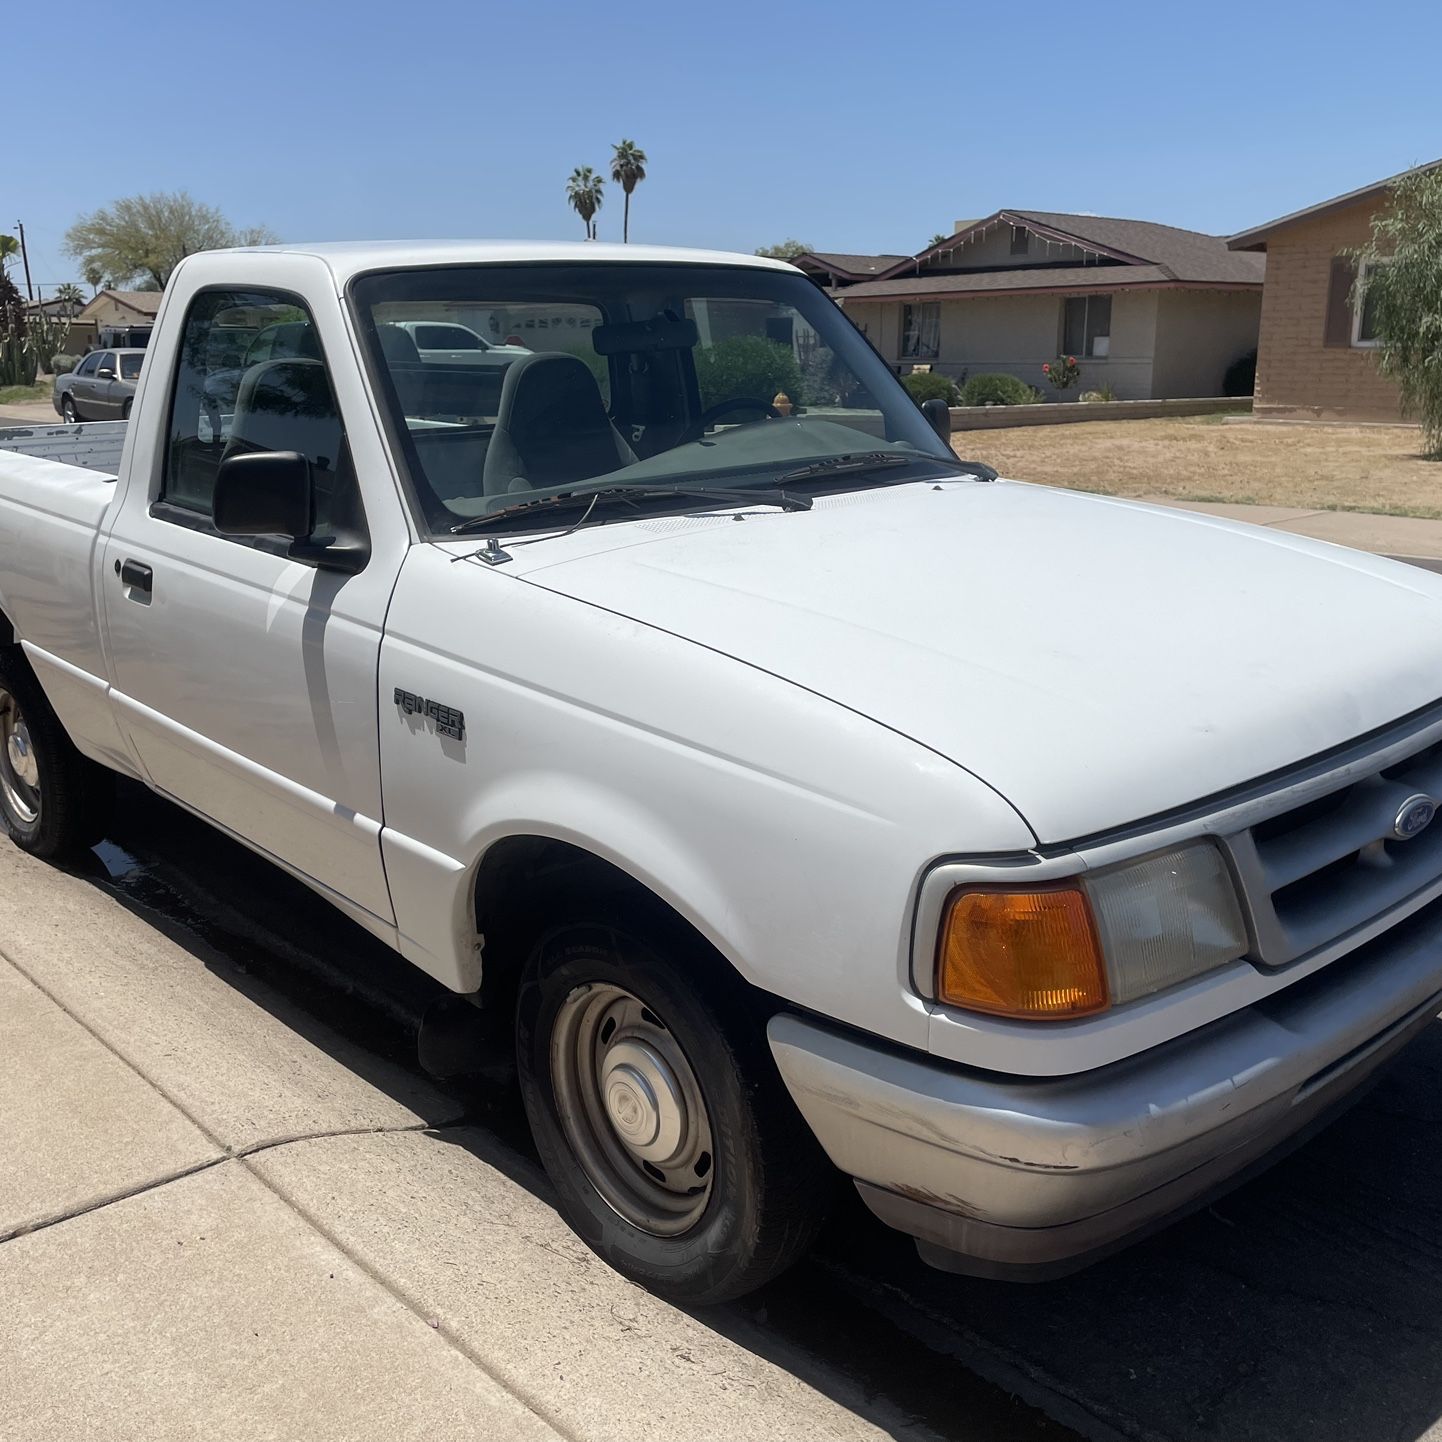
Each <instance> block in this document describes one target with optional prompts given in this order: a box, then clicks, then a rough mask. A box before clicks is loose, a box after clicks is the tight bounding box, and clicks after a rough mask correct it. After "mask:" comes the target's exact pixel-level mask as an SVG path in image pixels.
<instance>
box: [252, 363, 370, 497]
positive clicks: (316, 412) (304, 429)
mask: <svg viewBox="0 0 1442 1442" xmlns="http://www.w3.org/2000/svg"><path fill="white" fill-rule="evenodd" d="M341 437H342V431H341V422H340V415H339V413H338V411H337V410H336V404H335V397H334V396H333V395H332V393H331V388H330V381H329V379H328V378H327V376H326V373H325V365H324V363H323V362H321V361H318V360H273V361H262V362H261V363H260V364H259V365H253V366H251V367H250V369H249V370H248V371H246V373H245V374H244V375H243V376H242V377H241V380H240V390H239V391H238V392H237V394H236V398H235V413H234V415H233V416H232V417H231V422H230V437H229V439H228V440H227V442H226V447H225V454H226V456H231V455H235V454H244V453H245V452H247V451H299V452H300V453H301V454H302V455H304V456H307V457H309V459H310V462H311V464H312V465H314V466H315V467H316V468H317V469H318V470H330V469H334V468H335V466H336V465H337V463H338V460H339V457H340V448H341Z"/></svg>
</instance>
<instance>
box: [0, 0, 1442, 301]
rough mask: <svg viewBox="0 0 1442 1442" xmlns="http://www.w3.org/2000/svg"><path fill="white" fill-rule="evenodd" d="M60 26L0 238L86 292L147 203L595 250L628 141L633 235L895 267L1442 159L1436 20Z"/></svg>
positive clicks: (334, 9) (71, 7)
mask: <svg viewBox="0 0 1442 1442" xmlns="http://www.w3.org/2000/svg"><path fill="white" fill-rule="evenodd" d="M32 18H33V12H32ZM54 18H55V20H56V21H57V22H60V21H62V20H63V28H64V31H65V33H66V34H68V35H69V36H70V37H71V41H72V42H73V43H71V44H68V45H66V46H62V47H61V48H60V49H59V50H57V48H56V46H55V44H54V43H53V42H46V43H44V44H38V43H35V37H34V36H33V35H32V36H30V37H29V39H28V40H27V42H26V44H25V45H24V46H23V47H22V48H21V52H20V54H19V55H18V56H17V57H16V58H15V59H13V60H12V61H11V62H9V63H7V65H6V67H5V79H6V96H5V111H6V115H7V117H8V124H7V127H6V133H7V136H8V137H9V139H8V141H7V145H6V157H5V161H4V163H3V167H0V230H9V229H11V227H12V225H13V222H14V220H15V218H16V217H17V216H18V217H19V218H20V219H21V220H23V221H24V222H25V224H26V228H27V231H28V234H29V238H30V243H31V268H32V271H33V272H34V274H35V278H36V279H37V280H38V281H41V282H43V283H45V285H46V286H47V288H48V287H49V286H52V285H54V284H56V283H59V282H61V281H64V280H68V279H73V278H75V271H76V267H75V266H74V265H73V263H72V262H70V261H69V260H68V259H67V258H66V257H65V256H64V254H63V251H62V247H61V240H62V237H63V235H64V232H65V229H66V227H67V226H68V225H69V224H70V223H71V221H73V220H74V219H75V218H76V217H77V216H78V215H79V214H81V213H82V212H84V211H87V210H90V209H92V208H94V207H96V206H99V205H104V204H105V203H107V202H109V201H111V200H113V199H115V198H116V197H118V196H122V195H127V194H134V193H136V192H141V191H151V190H173V189H181V188H184V189H188V190H189V191H190V192H191V193H192V194H194V195H195V196H197V197H198V198H200V199H203V200H205V201H208V202H210V203H212V204H214V205H217V206H219V207H220V208H221V209H222V210H223V211H225V213H226V214H227V215H228V216H229V217H230V218H231V219H232V220H234V221H236V222H237V223H240V224H255V223H264V224H267V225H269V226H270V227H271V228H272V229H273V230H275V231H276V232H277V233H278V234H279V235H280V236H281V237H282V238H283V239H286V240H317V239H331V238H384V237H392V238H394V237H452V236H497V237H556V236H560V237H575V238H577V239H579V238H580V236H581V223H580V221H579V220H577V219H576V217H575V216H574V215H573V214H572V213H571V212H570V211H568V210H567V208H566V206H565V202H564V199H563V189H564V185H565V181H566V177H567V175H568V174H569V172H570V170H571V168H572V167H573V166H575V165H578V164H587V163H589V164H591V165H594V166H596V167H597V168H598V169H599V168H601V167H602V166H603V165H605V164H606V161H607V158H608V156H609V153H610V145H611V143H612V142H614V141H616V140H619V139H620V138H622V137H623V136H625V137H630V138H631V139H634V140H635V141H637V142H638V143H639V144H640V145H641V146H642V147H643V148H644V149H645V150H646V152H647V154H648V155H649V156H650V178H648V179H647V180H646V182H645V183H644V184H643V185H642V186H641V187H640V189H639V190H638V191H637V194H636V197H635V199H634V201H633V207H632V230H631V234H632V238H633V239H635V240H647V241H657V242H664V243H671V244H686V245H706V246H719V247H722V248H727V249H739V250H751V249H754V248H755V247H756V246H758V245H763V244H768V243H771V242H773V241H778V240H781V239H784V238H785V237H787V236H796V237H798V238H799V239H801V240H803V241H806V242H808V243H809V244H811V245H814V246H816V247H818V248H820V249H830V250H853V251H873V250H875V251H898V252H901V251H910V250H912V249H916V248H919V247H920V246H921V245H923V244H924V243H925V242H926V241H927V240H928V238H929V237H930V236H931V234H932V233H933V232H934V231H940V230H949V229H950V227H951V224H952V222H953V221H954V220H956V219H957V218H958V217H961V216H967V217H971V216H981V215H985V214H988V213H990V212H991V211H993V210H995V209H997V208H999V207H1001V206H1007V205H1010V206H1017V207H1021V208H1025V207H1032V208H1037V209H1050V210H1085V211H1093V212H1096V213H1098V214H1102V215H1123V216H1133V217H1138V218H1143V219H1150V220H1159V221H1165V222H1167V223H1170V224H1175V225H1183V226H1189V227H1192V228H1195V229H1198V230H1209V231H1216V232H1229V231H1232V230H1237V229H1241V228H1243V227H1245V226H1248V225H1252V224H1255V223H1258V222H1260V221H1263V220H1267V219H1270V218H1271V217H1273V216H1276V215H1280V214H1282V213H1284V212H1286V211H1289V210H1293V209H1296V208H1298V207H1300V206H1303V205H1309V204H1312V203H1313V202H1315V201H1318V200H1322V199H1324V198H1326V197H1328V196H1331V195H1334V194H1337V193H1338V192H1341V191H1344V190H1349V189H1351V188H1352V187H1354V186H1357V185H1362V184H1365V183H1367V182H1370V181H1372V180H1377V179H1380V178H1382V177H1383V176H1386V175H1390V174H1392V173H1394V172H1395V171H1398V170H1402V169H1405V168H1406V167H1407V166H1409V165H1412V164H1415V163H1416V162H1418V161H1422V160H1430V159H1434V158H1436V157H1438V156H1442V104H1439V99H1442V83H1439V77H1442V5H1439V4H1438V3H1437V0H1418V3H1386V0H1381V3H1372V4H1370V5H1357V4H1331V3H1298V0H1283V3H1274V0H1253V3H1250V4H1246V5H1241V4H1196V3H1192V4H1187V5H1177V4H1173V3H1169V0H1153V3H1151V4H1146V5H1133V4H1078V3H1071V4H1046V3H1038V0H1027V3H1022V4H1017V3H1007V0H1002V3H987V4H973V3H969V0H949V3H943V4H927V5H918V6H907V5H898V4H878V3H875V0H871V3H866V4H860V3H852V0H832V3H828V4H817V3H805V4H797V3H788V0H760V3H753V0H727V3H724V4H707V5H700V4H696V3H694V0H663V3H655V0H611V3H607V4H600V3H581V0H506V3H495V0H472V3H456V0H411V3H397V0H347V3H345V4H338V3H337V4H324V3H318V0H288V3H274V0H238V3H229V4H219V5H211V4H197V3H195V0H184V3H172V0H167V3H147V0H134V3H115V0H103V3H92V0H66V3H65V4H64V5H63V6H61V7H60V8H59V9H57V10H56V12H55V17H54ZM4 31H5V33H6V34H7V37H8V38H11V39H15V38H18V37H17V36H16V30H15V25H14V23H13V22H11V23H10V24H7V25H6V26H5V27H4ZM62 51H63V52H64V53H66V54H67V55H68V56H69V58H68V59H66V60H65V61H63V62H57V63H54V64H51V63H48V62H47V61H45V60H42V59H41V58H40V57H42V56H49V57H52V58H53V57H55V56H56V55H58V54H60V53H62ZM1384 53H1385V59H1384V58H1380V57H1381V56H1382V55H1383V54H1384ZM87 76H90V77H93V82H92V88H91V95H92V100H91V101H90V102H89V103H81V100H80V87H81V85H82V84H84V82H85V79H86V77H87ZM17 86H18V93H17ZM38 117H43V119H41V118H38ZM608 191H610V192H611V193H608V196H607V199H606V203H605V207H604V209H603V210H602V212H601V215H600V228H601V237H602V239H606V240H610V239H615V240H619V239H620V233H621V197H620V194H619V188H616V187H608Z"/></svg>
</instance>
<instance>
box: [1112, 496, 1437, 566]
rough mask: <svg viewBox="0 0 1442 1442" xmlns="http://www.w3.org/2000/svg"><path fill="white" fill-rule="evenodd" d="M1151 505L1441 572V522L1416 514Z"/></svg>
mask: <svg viewBox="0 0 1442 1442" xmlns="http://www.w3.org/2000/svg"><path fill="white" fill-rule="evenodd" d="M1138 499H1139V500H1141V501H1144V502H1145V503H1146V504H1147V505H1151V506H1170V507H1171V508H1172V509H1174V510H1178V511H1197V512H1200V513H1201V514H1202V515H1207V516H1224V517H1226V518H1227V519H1228V520H1233V521H1246V522H1247V523H1248V524H1250V525H1253V526H1265V527H1267V528H1268V529H1270V530H1276V531H1289V532H1291V533H1292V534H1293V535H1296V536H1311V537H1312V538H1313V539H1314V540H1318V541H1331V542H1332V543H1333V544H1334V545H1338V546H1352V547H1354V548H1355V549H1357V550H1359V551H1375V552H1377V553H1378V554H1379V555H1384V556H1392V557H1394V558H1395V559H1397V560H1399V561H1412V562H1414V563H1415V564H1417V565H1422V566H1426V567H1427V568H1428V569H1429V570H1434V571H1436V570H1442V521H1428V520H1422V519H1420V518H1419V517H1416V516H1380V515H1376V514H1375V513H1373V512H1370V511H1308V510H1295V509H1291V508H1289V507H1285V506H1239V505H1231V504H1226V503H1223V502H1217V501H1174V500H1170V499H1168V498H1167V497H1165V496H1140V497H1138Z"/></svg>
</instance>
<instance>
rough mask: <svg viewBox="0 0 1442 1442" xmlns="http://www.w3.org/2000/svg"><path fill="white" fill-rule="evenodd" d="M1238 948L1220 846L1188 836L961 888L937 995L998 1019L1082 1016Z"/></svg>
mask: <svg viewBox="0 0 1442 1442" xmlns="http://www.w3.org/2000/svg"><path fill="white" fill-rule="evenodd" d="M1246 950H1247V931H1246V926H1245V925H1244V923H1243V921H1242V913H1241V908H1240V907H1239V906H1238V904H1237V894H1236V889H1235V887H1234V886H1233V885H1232V880H1231V877H1230V876H1229V875H1228V873H1227V869H1226V867H1225V865H1224V864H1223V862H1222V857H1221V853H1220V852H1219V851H1218V850H1217V848H1216V847H1215V846H1214V845H1212V843H1211V842H1207V841H1203V842H1194V843H1191V844H1190V845H1187V846H1179V847H1176V848H1174V849H1173V850H1170V851H1164V852H1160V853H1158V854H1157V855H1155V856H1149V857H1147V858H1146V859H1145V860H1143V861H1138V862H1135V863H1133V864H1132V865H1130V866H1124V867H1119V868H1118V869H1117V870H1115V871H1109V872H1104V873H1103V874H1102V875H1100V876H1095V877H1084V878H1078V879H1077V880H1076V881H1074V882H1069V883H1065V884H1062V885H1057V886H1048V887H1039V888H1037V889H1035V890H1026V891H1022V890H1015V889H1012V888H985V887H963V888H961V889H959V890H958V891H956V892H955V893H954V894H953V895H952V897H951V899H950V901H949V902H948V904H947V907H946V912H945V915H944V917H943V920H942V928H941V939H940V945H939V947H938V951H937V966H936V995H937V999H938V1000H939V1001H942V1002H945V1003H946V1004H947V1005H949V1006H959V1007H965V1008H967V1009H968V1010H971V1011H984V1012H990V1013H992V1014H994V1015H998V1016H1013V1017H1024V1018H1029V1019H1045V1018H1048V1017H1050V1018H1053V1019H1056V1018H1069V1017H1078V1016H1088V1015H1090V1014H1092V1013H1093V1012H1098V1011H1105V1010H1106V1008H1107V1007H1108V1006H1111V1005H1113V1004H1115V1003H1117V1002H1126V1001H1135V1000H1136V999H1137V998H1138V997H1142V996H1148V995H1150V994H1151V993H1152V992H1154V991H1160V990H1161V989H1162V988H1163V987H1167V986H1172V985H1174V984H1175V983H1177V982H1179V981H1185V980H1186V979H1187V978H1189V977H1193V976H1198V975H1200V974H1201V973H1202V972H1206V971H1210V970H1212V968H1213V967H1217V966H1221V965H1223V964H1224V963H1226V962H1229V961H1234V960H1235V959H1236V958H1237V957H1239V956H1242V955H1244V954H1245V952H1246Z"/></svg>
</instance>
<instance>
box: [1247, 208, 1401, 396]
mask: <svg viewBox="0 0 1442 1442" xmlns="http://www.w3.org/2000/svg"><path fill="white" fill-rule="evenodd" d="M1370 235H1371V210H1370V207H1369V206H1368V205H1367V204H1366V203H1365V202H1364V203H1362V204H1359V205H1355V206H1351V207H1349V208H1348V209H1347V210H1342V211H1337V212H1334V213H1333V214H1330V215H1324V216H1319V217H1318V218H1317V219H1315V220H1310V221H1303V222H1301V223H1299V224H1297V225H1292V226H1288V227H1287V228H1286V229H1285V230H1281V231H1278V232H1277V233H1276V234H1275V235H1273V236H1271V237H1270V238H1269V239H1268V241H1267V280H1266V285H1265V286H1264V287H1263V290H1262V332H1261V340H1260V342H1259V345H1258V352H1257V393H1256V407H1255V410H1256V414H1257V415H1259V416H1264V415H1274V416H1276V415H1297V416H1302V415H1312V416H1318V417H1325V418H1334V417H1335V418H1339V419H1351V420H1379V421H1386V420H1390V421H1395V420H1398V419H1399V418H1400V413H1399V411H1398V405H1397V387H1396V386H1395V384H1394V383H1393V382H1392V381H1390V380H1387V379H1386V378H1385V377H1383V376H1381V375H1379V374H1378V373H1377V367H1376V362H1375V357H1374V355H1373V353H1372V352H1371V351H1370V350H1365V349H1354V348H1352V347H1350V346H1327V345H1324V344H1323V343H1322V342H1323V335H1324V328H1325V325H1326V318H1327V289H1328V282H1329V277H1330V275H1331V268H1332V257H1333V256H1335V255H1336V254H1338V252H1340V251H1342V250H1345V249H1347V248H1349V247H1351V246H1356V245H1362V244H1364V243H1365V242H1366V240H1367V239H1368V237H1369V236H1370Z"/></svg>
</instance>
